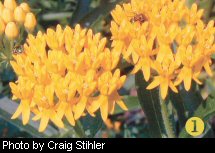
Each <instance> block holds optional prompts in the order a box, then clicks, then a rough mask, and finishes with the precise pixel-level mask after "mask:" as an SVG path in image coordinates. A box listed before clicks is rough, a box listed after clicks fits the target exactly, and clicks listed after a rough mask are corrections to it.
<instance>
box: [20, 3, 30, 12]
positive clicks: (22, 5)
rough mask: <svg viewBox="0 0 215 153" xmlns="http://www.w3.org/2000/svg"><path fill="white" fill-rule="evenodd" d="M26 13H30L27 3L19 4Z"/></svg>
mask: <svg viewBox="0 0 215 153" xmlns="http://www.w3.org/2000/svg"><path fill="white" fill-rule="evenodd" d="M19 6H20V7H21V8H22V9H23V10H24V11H25V12H26V13H29V12H30V7H29V5H28V4H27V3H21V4H20V5H19Z"/></svg>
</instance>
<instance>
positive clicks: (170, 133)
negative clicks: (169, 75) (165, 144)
mask: <svg viewBox="0 0 215 153" xmlns="http://www.w3.org/2000/svg"><path fill="white" fill-rule="evenodd" d="M159 93H160V92H159ZM159 96H160V103H161V114H162V117H163V121H164V128H165V129H166V134H167V137H168V138H175V137H176V136H175V134H174V130H173V127H172V125H171V122H170V119H169V113H168V108H167V104H166V103H167V100H165V101H164V100H163V99H162V98H161V95H160V94H159Z"/></svg>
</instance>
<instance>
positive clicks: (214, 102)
mask: <svg viewBox="0 0 215 153" xmlns="http://www.w3.org/2000/svg"><path fill="white" fill-rule="evenodd" d="M213 115H215V98H214V97H212V96H209V97H208V98H207V100H206V102H204V103H202V104H201V105H200V106H199V107H198V108H197V110H196V111H195V112H194V114H193V116H195V117H199V118H201V119H202V120H203V121H204V122H205V123H207V121H208V120H209V119H210V118H211V117H212V116H213ZM179 137H181V138H187V137H191V136H190V135H189V134H188V133H187V132H186V130H185V128H184V129H183V130H182V131H181V132H180V134H179Z"/></svg>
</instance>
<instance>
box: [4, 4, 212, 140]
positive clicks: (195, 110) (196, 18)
mask: <svg viewBox="0 0 215 153" xmlns="http://www.w3.org/2000/svg"><path fill="white" fill-rule="evenodd" d="M78 5H79V6H81V7H83V10H89V11H83V10H79V9H78V8H79V7H77V6H78ZM102 7H103V8H106V9H105V10H103V9H101V8H102ZM102 11H103V12H102ZM214 17H215V2H214V1H213V0H205V1H204V2H199V1H197V2H196V1H195V0H154V1H151V0H115V1H105V0H100V1H95V0H93V1H92V2H90V1H88V0H86V1H82V0H80V1H78V0H71V1H63V3H62V2H61V3H59V1H54V0H48V1H46V2H44V1H36V2H35V1H31V0H29V1H22V0H17V1H16V0H3V1H0V63H1V70H0V73H1V74H0V77H1V78H0V79H1V87H0V89H1V90H0V91H1V97H2V98H1V99H2V100H0V116H1V117H2V118H3V119H5V120H7V121H8V122H10V123H13V124H14V125H15V126H17V127H19V128H21V129H23V130H24V131H26V132H27V133H29V134H30V135H32V136H33V137H106V136H105V135H104V132H102V131H104V129H106V131H107V130H108V131H110V130H112V131H115V133H120V131H122V130H123V129H124V130H125V129H126V125H125V124H126V122H127V121H126V120H127V118H126V117H121V118H122V119H121V120H120V121H119V120H114V118H117V116H120V114H126V113H127V114H129V115H133V116H134V113H133V112H135V111H138V110H139V111H141V112H142V111H143V112H144V114H143V116H144V118H145V119H146V122H144V123H141V126H144V128H142V129H144V130H142V131H141V132H142V133H141V132H140V133H139V135H147V136H146V137H150V138H175V137H180V138H187V137H192V136H191V135H190V134H189V133H187V131H186V128H185V124H186V121H187V120H188V119H189V118H191V117H199V118H201V119H202V120H203V121H204V129H205V130H204V132H203V133H202V134H201V135H200V136H199V137H213V133H214V132H213V123H212V124H211V121H212V118H213V115H214V113H215V79H214V74H213V73H214V68H215V67H214V58H215V56H214V53H215V41H214V38H215V24H214V19H215V18H214ZM132 79H133V81H132ZM128 84H132V85H131V86H132V87H133V88H132V89H131V87H127V86H128ZM125 90H126V91H125ZM131 90H133V91H134V94H132V92H131ZM5 106H7V107H5ZM129 115H127V116H129ZM136 120H138V121H140V122H143V121H142V120H139V119H136ZM123 124H124V126H123ZM132 126H133V128H135V126H136V124H132ZM124 136H125V135H124ZM107 137H108V136H107ZM125 137H126V136H125ZM127 137H132V136H127ZM137 137H138V136H137ZM140 137H141V136H140Z"/></svg>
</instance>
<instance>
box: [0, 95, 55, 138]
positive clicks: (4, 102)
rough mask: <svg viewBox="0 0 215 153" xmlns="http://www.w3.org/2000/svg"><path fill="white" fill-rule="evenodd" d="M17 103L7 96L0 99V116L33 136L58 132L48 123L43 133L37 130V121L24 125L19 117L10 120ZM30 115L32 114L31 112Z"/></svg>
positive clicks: (45, 135) (48, 135) (47, 135)
mask: <svg viewBox="0 0 215 153" xmlns="http://www.w3.org/2000/svg"><path fill="white" fill-rule="evenodd" d="M17 107H18V104H17V103H16V102H13V101H11V100H10V99H8V98H7V97H4V98H2V99H0V116H1V117H2V118H3V119H4V120H6V121H8V122H10V123H11V124H13V125H15V126H16V127H18V128H20V129H21V130H24V131H26V132H27V133H29V134H30V135H32V136H33V137H36V138H37V137H41V138H43V137H51V136H52V135H56V134H58V131H57V129H55V128H54V127H52V126H50V125H48V127H47V129H46V130H45V131H44V132H43V133H39V132H38V128H39V122H33V121H29V123H28V124H27V125H26V126H24V125H23V124H22V121H21V117H19V118H18V119H16V120H11V116H12V114H13V113H14V112H15V110H16V108H17ZM31 116H32V114H31Z"/></svg>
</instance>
